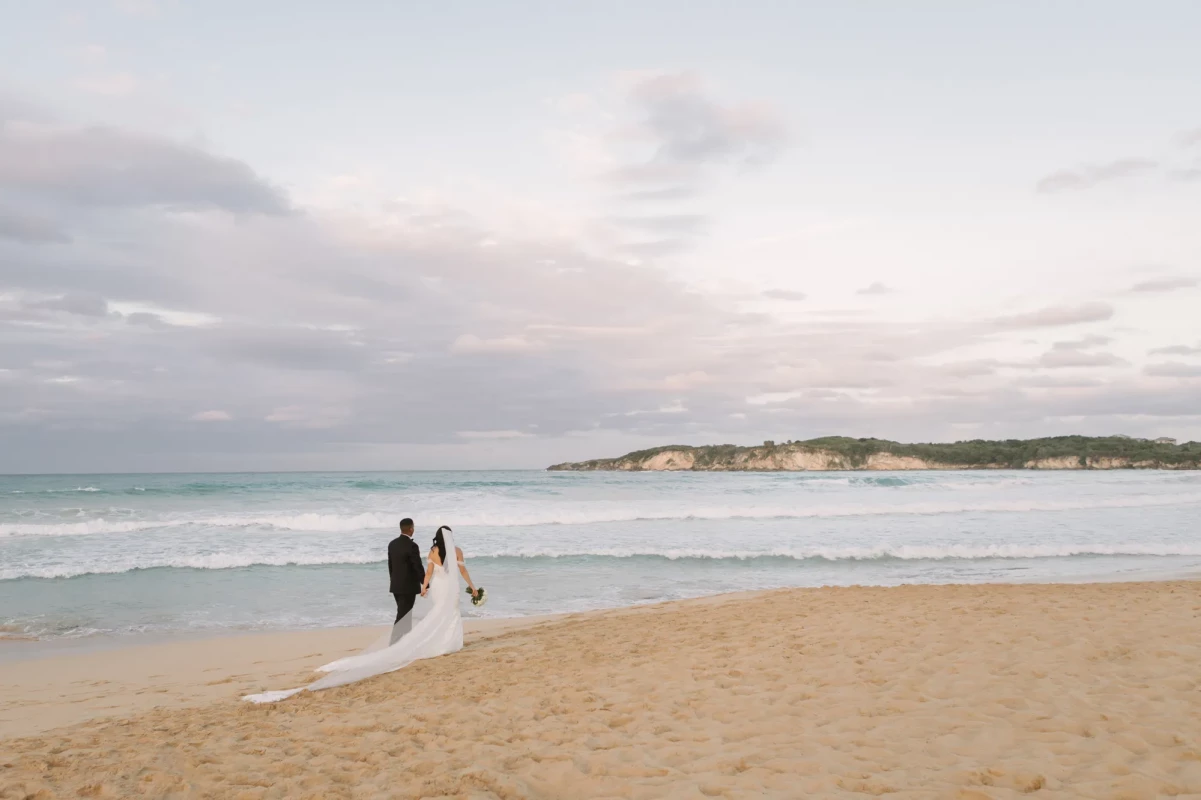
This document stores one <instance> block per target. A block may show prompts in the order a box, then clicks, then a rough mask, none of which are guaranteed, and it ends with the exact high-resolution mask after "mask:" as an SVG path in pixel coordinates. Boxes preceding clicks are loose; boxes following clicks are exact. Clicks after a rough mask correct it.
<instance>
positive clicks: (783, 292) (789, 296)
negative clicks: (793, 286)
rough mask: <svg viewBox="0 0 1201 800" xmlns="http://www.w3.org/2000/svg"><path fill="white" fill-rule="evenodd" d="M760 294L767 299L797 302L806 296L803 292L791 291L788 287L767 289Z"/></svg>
mask: <svg viewBox="0 0 1201 800" xmlns="http://www.w3.org/2000/svg"><path fill="white" fill-rule="evenodd" d="M762 294H763V296H764V297H766V298H768V299H769V300H789V301H792V302H798V303H799V302H800V301H801V300H804V299H805V297H806V295H805V293H804V292H793V291H790V290H788V289H768V290H767V291H765V292H763V293H762Z"/></svg>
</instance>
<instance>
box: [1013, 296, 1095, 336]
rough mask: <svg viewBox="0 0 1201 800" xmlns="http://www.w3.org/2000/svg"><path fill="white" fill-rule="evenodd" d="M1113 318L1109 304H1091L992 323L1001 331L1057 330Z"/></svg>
mask: <svg viewBox="0 0 1201 800" xmlns="http://www.w3.org/2000/svg"><path fill="white" fill-rule="evenodd" d="M1112 317H1113V306H1111V305H1109V304H1108V303H1100V302H1091V303H1082V304H1081V305H1078V306H1053V307H1050V308H1042V309H1039V310H1038V311H1031V312H1029V313H1027V314H1014V315H1012V316H1006V317H997V318H996V319H994V320H993V321H992V326H993V327H995V328H997V329H1000V330H1021V329H1025V328H1056V327H1060V326H1065V325H1079V324H1081V323H1085V322H1103V321H1105V320H1107V319H1111V318H1112Z"/></svg>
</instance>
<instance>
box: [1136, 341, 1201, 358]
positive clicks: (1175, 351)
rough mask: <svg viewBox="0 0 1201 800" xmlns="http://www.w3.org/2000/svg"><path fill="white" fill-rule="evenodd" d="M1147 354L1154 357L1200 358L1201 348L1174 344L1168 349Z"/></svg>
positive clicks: (1159, 348) (1162, 348)
mask: <svg viewBox="0 0 1201 800" xmlns="http://www.w3.org/2000/svg"><path fill="white" fill-rule="evenodd" d="M1147 353H1148V355H1153V356H1156V355H1162V356H1198V355H1201V346H1196V347H1193V346H1191V345H1187V344H1174V345H1169V346H1168V347H1157V348H1155V349H1154V350H1148V351H1147Z"/></svg>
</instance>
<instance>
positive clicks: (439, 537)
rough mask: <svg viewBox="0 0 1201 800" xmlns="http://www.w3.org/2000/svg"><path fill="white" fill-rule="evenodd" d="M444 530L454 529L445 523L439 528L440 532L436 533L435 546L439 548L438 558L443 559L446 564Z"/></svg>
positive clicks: (443, 563)
mask: <svg viewBox="0 0 1201 800" xmlns="http://www.w3.org/2000/svg"><path fill="white" fill-rule="evenodd" d="M442 531H451V532H452V533H453V529H452V528H451V527H450V526H449V525H443V526H442V527H440V528H438V532H437V533H435V534H434V547H436V548H438V558H440V559H442V565H443V566H445V565H446V539H445V538H444V537H443V536H442Z"/></svg>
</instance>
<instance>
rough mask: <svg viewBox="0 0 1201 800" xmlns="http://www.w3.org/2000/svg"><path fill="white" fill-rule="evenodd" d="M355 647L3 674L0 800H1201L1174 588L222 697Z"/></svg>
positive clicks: (623, 646)
mask: <svg viewBox="0 0 1201 800" xmlns="http://www.w3.org/2000/svg"><path fill="white" fill-rule="evenodd" d="M374 634H375V631H374V630H370V629H368V630H363V629H345V630H339V631H319V632H311V633H293V634H272V635H261V636H239V637H227V638H225V639H221V640H217V641H209V642H182V643H173V644H162V645H151V646H147V647H144V648H128V649H125V650H114V651H106V652H102V653H96V654H92V655H90V656H83V655H73V656H58V657H54V658H47V659H38V660H24V661H16V662H11V663H5V664H2V665H0V692H2V693H3V701H2V705H0V717H2V718H3V724H4V728H3V735H5V736H6V737H7V738H5V739H3V740H0V753H2V754H3V755H2V756H0V797H3V798H18V797H19V798H25V797H74V796H85V797H129V796H146V797H230V798H276V797H278V798H283V797H287V798H295V797H313V798H317V797H473V798H474V797H479V798H522V797H539V798H564V797H573V798H574V797H580V798H584V797H588V798H591V797H597V798H599V797H625V798H660V797H680V798H702V797H762V796H771V797H803V796H812V797H840V796H847V797H863V796H878V795H889V796H894V797H913V798H926V797H953V798H978V799H983V798H1005V797H1019V796H1026V795H1033V796H1037V797H1080V798H1150V797H1158V796H1178V797H1179V796H1184V797H1187V796H1193V797H1201V693H1199V692H1198V688H1199V687H1198V682H1199V680H1201V583H1197V582H1163V583H1142V584H1120V583H1115V584H1088V585H1007V586H1006V585H990V586H909V587H900V588H857V587H856V588H846V589H797V590H782V591H775V592H767V593H762V594H757V595H741V596H739V595H730V596H722V597H715V598H708V599H704V600H695V601H685V602H679V603H670V604H664V605H657V606H645V607H639V608H633V609H623V610H615V611H608V612H599V613H590V614H584V615H576V616H570V617H563V618H556V619H549V620H545V619H544V620H536V621H532V622H530V621H527V622H526V623H524V624H519V625H516V626H512V627H509V628H507V629H506V628H503V627H494V628H493V629H491V630H482V629H481V630H476V631H474V632H473V633H472V634H471V635H470V636H469V637H468V639H469V641H468V644H467V646H466V647H465V648H464V650H462V651H461V652H459V653H456V654H454V655H451V656H444V657H441V658H437V659H431V660H428V661H424V662H419V663H417V664H414V665H412V666H410V667H409V668H407V669H404V670H401V671H399V672H396V673H393V674H390V675H385V676H381V677H379V678H375V679H372V680H368V681H365V682H363V683H360V684H356V685H351V686H346V687H340V688H337V689H332V690H328V691H325V692H320V693H314V694H303V695H301V696H299V697H296V698H293V699H291V700H289V701H286V702H284V703H281V704H278V705H275V706H253V705H250V704H246V703H242V702H240V701H239V700H238V697H239V696H240V695H241V694H243V693H244V692H246V691H247V690H257V689H259V688H286V687H289V686H293V685H300V683H301V682H303V681H304V680H305V678H306V677H307V672H308V670H309V669H311V668H312V667H313V666H316V665H317V664H319V663H322V662H323V661H324V660H327V659H328V658H330V657H336V656H338V655H341V654H344V653H346V652H349V651H353V650H356V649H358V648H359V647H361V646H363V645H365V644H366V643H367V642H368V641H369V640H370V638H371V637H372V636H373V635H374ZM154 706H158V707H154ZM99 715H116V716H110V717H109V718H95V717H98V716H99ZM89 717H93V718H92V719H89ZM63 726H65V727H63ZM50 728H54V729H53V730H52V731H51V730H49V729H50Z"/></svg>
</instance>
